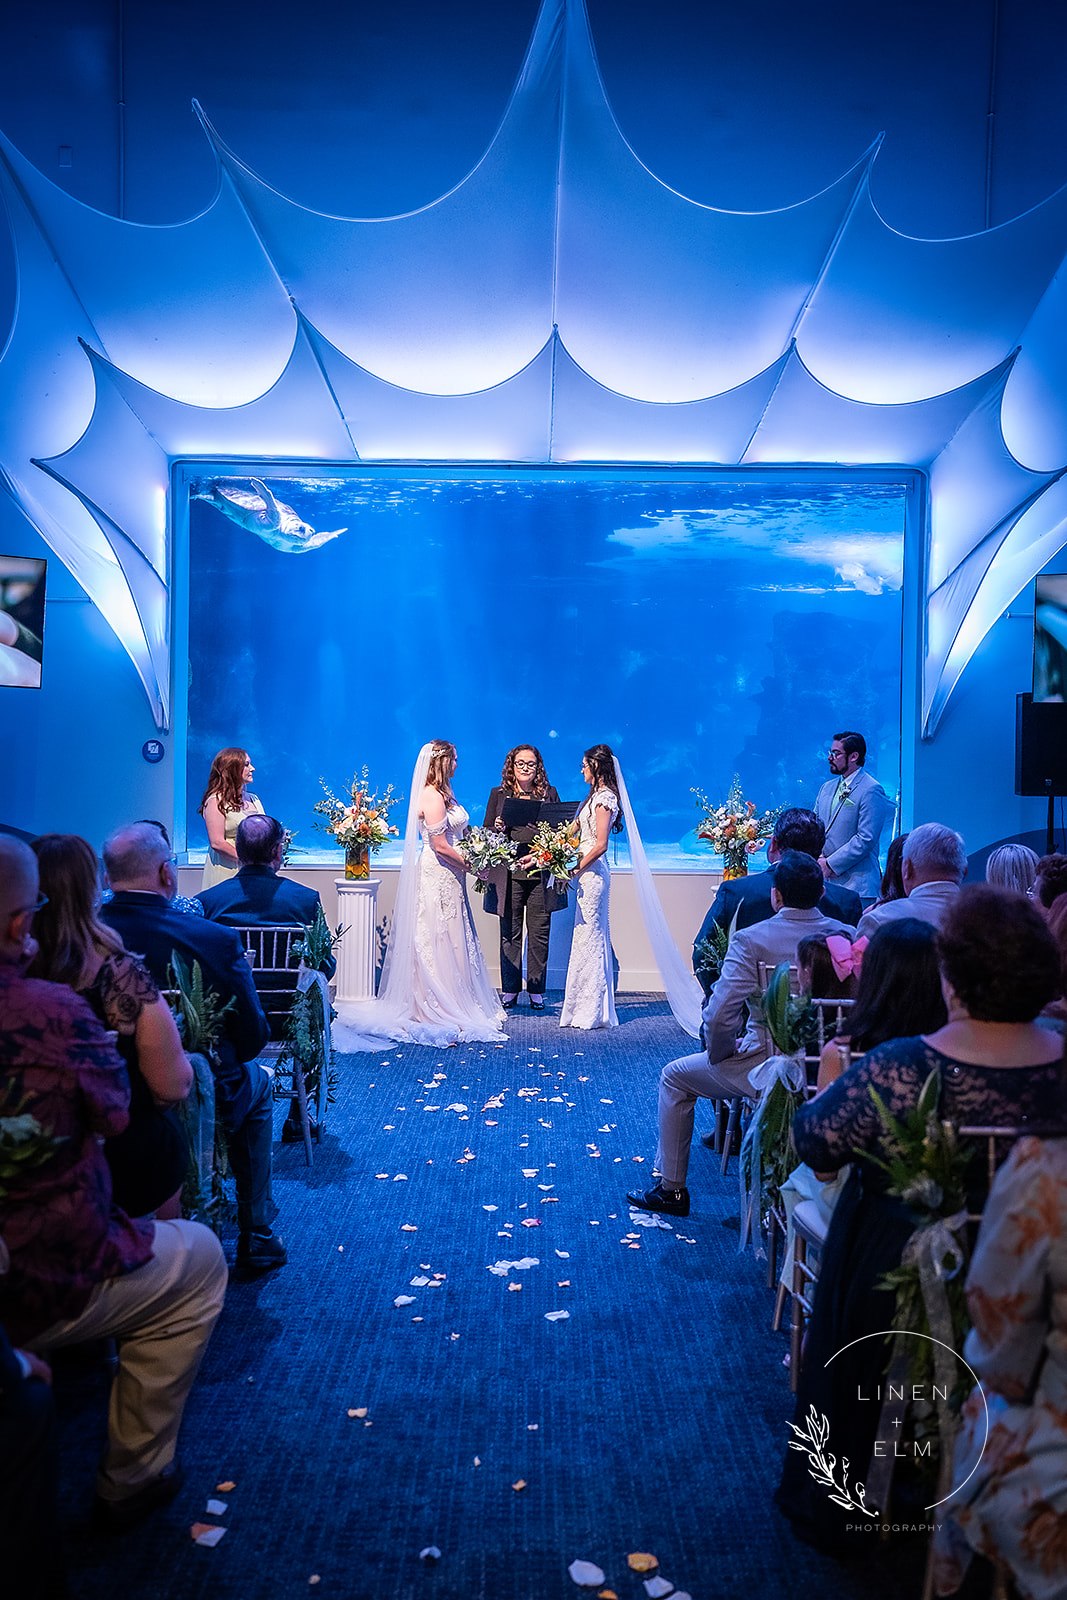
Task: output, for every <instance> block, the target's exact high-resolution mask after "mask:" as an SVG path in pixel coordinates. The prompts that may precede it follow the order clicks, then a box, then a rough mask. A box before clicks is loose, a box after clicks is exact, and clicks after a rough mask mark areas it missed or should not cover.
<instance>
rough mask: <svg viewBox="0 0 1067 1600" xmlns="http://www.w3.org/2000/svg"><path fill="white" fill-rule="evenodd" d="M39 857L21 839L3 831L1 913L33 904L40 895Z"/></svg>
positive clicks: (0, 836)
mask: <svg viewBox="0 0 1067 1600" xmlns="http://www.w3.org/2000/svg"><path fill="white" fill-rule="evenodd" d="M37 883H38V878H37V857H36V856H35V855H34V853H33V851H32V850H31V849H30V847H29V845H28V844H26V843H25V842H24V841H23V840H22V839H16V838H15V836H14V834H11V833H0V917H2V918H4V919H5V920H6V919H7V918H8V917H10V916H13V915H14V913H15V912H16V911H19V910H21V909H22V908H23V907H25V906H27V905H32V904H33V902H34V901H35V900H36V898H37Z"/></svg>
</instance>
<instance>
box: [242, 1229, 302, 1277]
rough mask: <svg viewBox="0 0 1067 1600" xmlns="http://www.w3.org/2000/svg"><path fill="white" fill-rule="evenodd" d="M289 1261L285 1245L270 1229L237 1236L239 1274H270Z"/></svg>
mask: <svg viewBox="0 0 1067 1600" xmlns="http://www.w3.org/2000/svg"><path fill="white" fill-rule="evenodd" d="M288 1259H289V1256H288V1253H287V1252H286V1248H285V1246H284V1244H282V1241H281V1240H280V1239H279V1238H278V1235H277V1234H276V1233H271V1231H270V1229H269V1228H265V1229H263V1230H261V1231H255V1230H253V1231H252V1232H251V1233H241V1234H238V1236H237V1270H238V1272H270V1271H271V1270H272V1269H273V1268H274V1267H284V1266H285V1263H286V1262H287V1261H288Z"/></svg>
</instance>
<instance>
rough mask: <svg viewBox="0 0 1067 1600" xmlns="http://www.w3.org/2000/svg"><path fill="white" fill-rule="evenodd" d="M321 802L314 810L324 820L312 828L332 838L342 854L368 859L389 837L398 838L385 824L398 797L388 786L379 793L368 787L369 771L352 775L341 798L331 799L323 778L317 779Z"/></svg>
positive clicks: (388, 823) (396, 830)
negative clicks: (360, 854)
mask: <svg viewBox="0 0 1067 1600" xmlns="http://www.w3.org/2000/svg"><path fill="white" fill-rule="evenodd" d="M319 783H320V784H321V785H322V789H323V794H324V795H325V799H323V800H319V801H318V802H317V804H316V805H315V810H316V812H318V814H319V815H320V816H323V817H325V818H326V819H327V820H326V821H325V822H317V823H316V824H315V826H316V827H317V828H321V829H323V831H324V832H326V833H331V834H333V837H334V838H335V839H336V840H337V843H338V844H339V845H340V846H341V849H342V850H344V851H349V850H367V851H369V852H370V854H371V855H374V853H375V852H376V851H378V850H380V849H381V847H382V845H383V844H384V843H385V841H386V840H387V839H388V838H389V836H390V834H398V833H399V832H400V829H399V828H395V827H393V826H392V824H391V823H390V821H389V813H390V811H391V810H392V808H393V807H394V806H395V805H396V804H397V802H398V800H399V799H400V796H399V795H398V794H395V793H394V791H393V785H392V784H391V783H389V784H386V786H385V788H384V789H383V790H382V791H381V793H379V792H378V791H377V790H376V789H372V788H371V786H370V769H369V767H363V768H362V770H360V771H357V772H355V773H353V775H352V778H351V780H350V781H349V783H348V784H347V785H346V787H345V791H344V794H343V795H340V796H338V795H335V794H334V792H333V790H332V789H331V788H330V787H329V785H328V784H327V782H326V780H325V778H320V779H319Z"/></svg>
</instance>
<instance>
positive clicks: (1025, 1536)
mask: <svg viewBox="0 0 1067 1600" xmlns="http://www.w3.org/2000/svg"><path fill="white" fill-rule="evenodd" d="M967 1309H968V1311H969V1313H970V1317H971V1322H972V1324H973V1326H972V1328H971V1331H970V1333H969V1334H968V1335H967V1340H966V1343H965V1344H964V1347H963V1355H964V1359H965V1360H966V1361H967V1363H968V1365H969V1366H970V1367H971V1369H972V1370H973V1371H974V1372H975V1373H976V1374H977V1377H978V1381H979V1385H980V1387H979V1388H976V1389H975V1390H974V1392H973V1393H972V1395H971V1397H970V1399H969V1400H968V1401H967V1402H966V1404H965V1405H964V1407H963V1413H962V1417H961V1426H960V1431H959V1433H958V1434H957V1436H956V1444H955V1453H954V1461H953V1468H954V1470H953V1479H954V1483H955V1484H957V1485H958V1486H959V1487H958V1488H956V1489H954V1492H953V1494H952V1497H951V1499H950V1500H949V1501H948V1504H947V1505H946V1506H944V1507H943V1508H942V1509H943V1513H944V1514H943V1517H942V1518H941V1519H940V1520H941V1521H942V1527H941V1530H940V1532H939V1534H938V1536H937V1537H936V1539H935V1562H934V1571H935V1589H936V1592H937V1593H938V1594H942V1595H944V1594H954V1593H955V1592H956V1590H957V1589H958V1588H959V1587H960V1585H961V1583H962V1582H963V1579H964V1576H965V1574H966V1571H967V1568H968V1566H969V1565H970V1561H971V1557H972V1555H973V1554H974V1552H975V1551H977V1552H978V1553H979V1554H980V1555H982V1556H983V1557H985V1559H986V1560H987V1561H991V1562H993V1563H994V1565H995V1566H996V1567H997V1568H999V1569H1001V1572H1002V1573H1003V1569H1005V1568H1006V1569H1007V1571H1008V1572H1010V1573H1011V1576H1012V1578H1013V1579H1014V1581H1015V1584H1016V1586H1017V1588H1018V1592H1019V1593H1020V1594H1021V1595H1031V1596H1034V1597H1035V1600H1054V1597H1058V1596H1062V1595H1064V1594H1065V1593H1067V1542H1065V1540H1064V1537H1063V1529H1064V1526H1065V1525H1067V1139H1063V1138H1059V1139H1048V1140H1042V1139H1022V1140H1020V1141H1019V1143H1018V1144H1017V1145H1016V1146H1015V1148H1014V1150H1013V1151H1012V1153H1011V1155H1010V1156H1009V1157H1008V1159H1007V1161H1006V1162H1005V1163H1004V1165H1003V1167H1001V1169H1000V1171H999V1172H998V1173H997V1176H996V1179H995V1180H994V1183H993V1187H992V1189H991V1190H990V1192H989V1199H988V1200H987V1202H986V1206H985V1211H984V1212H983V1215H982V1226H981V1228H980V1229H979V1233H978V1242H977V1245H976V1247H975V1252H974V1256H973V1258H972V1260H971V1267H970V1271H969V1272H968V1274H967ZM987 1430H988V1437H987ZM1002 1592H1003V1591H1002Z"/></svg>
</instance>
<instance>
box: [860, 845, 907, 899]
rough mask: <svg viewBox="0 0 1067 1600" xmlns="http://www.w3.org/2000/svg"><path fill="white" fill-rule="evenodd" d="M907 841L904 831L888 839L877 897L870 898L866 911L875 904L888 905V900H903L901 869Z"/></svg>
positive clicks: (905, 891)
mask: <svg viewBox="0 0 1067 1600" xmlns="http://www.w3.org/2000/svg"><path fill="white" fill-rule="evenodd" d="M907 842H908V836H907V834H906V833H898V834H897V836H896V838H895V839H890V841H889V848H888V850H887V851H886V853H885V871H884V872H883V873H882V883H881V887H880V889H879V891H878V898H877V900H872V902H871V904H870V905H869V906H868V907H867V910H868V911H873V910H874V909H875V907H876V906H884V905H888V904H889V902H890V900H903V898H904V896H905V895H906V894H907V892H908V891H907V890H906V889H905V887H904V876H903V872H902V870H901V869H902V867H903V864H904V846H905V845H906V844H907Z"/></svg>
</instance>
